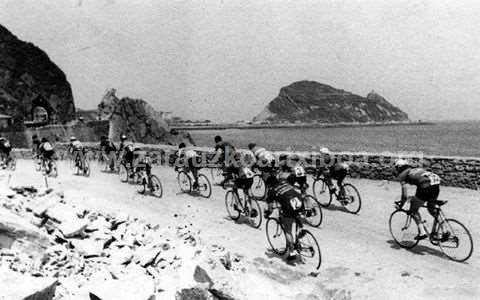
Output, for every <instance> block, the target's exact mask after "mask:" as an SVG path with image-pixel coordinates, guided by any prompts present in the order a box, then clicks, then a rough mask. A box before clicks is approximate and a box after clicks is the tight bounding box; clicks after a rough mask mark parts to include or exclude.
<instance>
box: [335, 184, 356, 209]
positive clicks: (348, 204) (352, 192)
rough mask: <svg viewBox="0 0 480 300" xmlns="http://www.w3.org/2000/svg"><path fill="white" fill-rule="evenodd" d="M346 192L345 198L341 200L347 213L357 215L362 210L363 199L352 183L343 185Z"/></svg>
mask: <svg viewBox="0 0 480 300" xmlns="http://www.w3.org/2000/svg"><path fill="white" fill-rule="evenodd" d="M343 189H344V191H345V198H344V199H339V201H340V203H341V204H342V205H343V207H344V208H345V210H346V211H348V212H349V213H351V214H357V213H358V212H359V211H360V208H362V198H361V197H360V193H359V192H358V190H357V188H356V187H354V186H353V185H352V184H350V183H346V184H344V185H343Z"/></svg>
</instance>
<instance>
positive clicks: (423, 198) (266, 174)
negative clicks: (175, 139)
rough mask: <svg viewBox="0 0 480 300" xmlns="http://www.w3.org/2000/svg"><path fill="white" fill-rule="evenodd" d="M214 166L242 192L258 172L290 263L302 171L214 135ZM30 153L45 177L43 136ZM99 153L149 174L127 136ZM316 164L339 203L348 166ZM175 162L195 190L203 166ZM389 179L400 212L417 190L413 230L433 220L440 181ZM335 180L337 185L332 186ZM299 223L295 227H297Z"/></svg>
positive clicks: (76, 153)
mask: <svg viewBox="0 0 480 300" xmlns="http://www.w3.org/2000/svg"><path fill="white" fill-rule="evenodd" d="M214 142H215V157H213V159H212V161H215V162H217V163H218V164H219V166H220V167H221V168H222V170H223V178H224V179H223V181H222V182H221V183H220V185H221V186H224V187H225V186H226V185H227V184H229V183H230V184H233V185H235V186H236V187H237V188H238V189H240V190H243V191H244V192H245V193H247V192H248V190H249V189H250V188H251V187H252V185H253V177H254V175H255V173H254V171H257V172H260V173H261V174H262V178H263V180H264V182H265V186H266V202H267V204H268V206H267V209H266V210H265V212H264V214H265V216H269V215H270V214H271V213H272V210H273V207H274V203H278V205H279V206H280V212H281V216H280V222H281V223H282V225H283V226H284V228H285V231H286V239H287V249H288V259H290V260H291V259H295V258H296V256H297V251H296V249H295V247H294V243H293V235H292V230H293V224H294V223H295V222H298V218H299V215H300V214H301V213H302V210H303V207H304V197H305V191H306V190H307V188H308V183H307V171H306V170H305V167H304V166H303V165H302V164H301V163H300V160H299V159H295V157H293V158H292V157H287V156H286V157H283V158H282V157H280V158H278V157H276V156H275V155H274V154H273V152H271V151H268V150H267V149H265V148H264V147H261V146H258V145H257V144H256V143H250V144H248V149H249V152H248V153H245V152H240V151H237V149H236V148H235V147H234V146H233V145H232V143H230V142H228V141H224V140H223V139H222V137H221V136H215V138H214ZM32 144H33V154H34V156H35V157H37V158H40V159H41V160H45V162H46V168H47V172H49V170H50V169H51V162H52V160H53V159H54V156H55V150H54V148H53V147H52V144H51V143H50V142H49V140H48V139H47V138H45V137H43V138H42V139H39V137H38V136H37V135H34V136H33V137H32ZM99 146H100V150H101V153H102V155H103V156H104V158H105V159H107V161H108V167H109V168H110V170H112V171H113V170H115V169H116V168H118V164H119V163H118V162H119V161H120V163H121V164H124V165H125V166H126V167H127V168H128V169H129V171H130V174H133V173H134V171H135V170H136V169H137V168H144V169H146V171H147V173H150V172H151V169H152V164H151V160H150V158H149V155H148V153H147V152H145V151H142V150H141V149H140V148H135V147H134V143H133V141H129V140H128V139H127V137H126V135H124V134H122V135H121V136H120V144H119V145H118V147H116V146H115V144H114V143H113V142H112V141H110V139H109V138H108V137H106V136H102V137H101V140H100V145H99ZM68 149H69V152H70V154H71V155H72V157H73V158H74V160H75V161H77V160H78V161H79V162H80V164H81V165H80V167H83V162H84V157H85V148H84V147H83V145H82V143H81V142H80V141H79V140H78V139H76V138H75V137H71V139H70V144H69V146H68ZM10 152H11V146H10V143H9V141H8V140H7V139H5V138H2V137H0V157H1V159H2V160H3V161H5V160H6V159H8V157H10ZM320 154H321V160H320V161H321V163H320V165H317V166H315V167H314V169H313V170H310V171H312V173H313V174H314V175H316V176H318V175H319V174H321V175H322V176H323V177H324V179H325V182H326V183H327V184H328V186H329V190H330V192H331V193H335V192H336V191H338V195H339V196H338V198H339V200H340V201H341V200H342V199H343V198H345V197H346V195H345V191H344V190H343V181H344V179H345V178H346V176H347V174H348V171H349V169H348V165H347V164H346V163H344V162H342V161H340V160H337V159H336V158H334V156H333V155H331V154H330V152H329V150H328V149H327V148H321V149H320ZM176 157H177V160H176V162H175V168H179V167H180V166H181V167H183V168H184V169H185V170H186V171H187V172H188V171H190V172H191V173H192V177H193V179H194V183H193V188H194V189H196V188H198V174H199V173H198V172H199V170H200V169H201V168H202V167H205V165H204V164H202V161H201V159H200V158H201V157H200V155H199V154H198V153H197V152H196V151H195V150H194V149H192V148H190V147H187V146H186V144H185V143H180V144H179V146H178V151H177V153H176ZM394 174H395V175H396V176H397V177H398V180H399V181H400V183H401V198H400V201H397V202H396V206H397V207H403V206H404V204H405V203H406V201H407V195H408V193H407V184H410V185H414V186H416V192H415V196H414V197H412V198H411V201H410V212H411V214H412V216H413V219H414V221H415V222H416V223H417V225H420V223H421V222H422V221H421V220H422V219H421V216H420V214H419V208H420V207H421V206H422V205H423V204H424V203H427V208H428V211H429V213H430V214H431V215H432V216H433V217H434V218H436V213H437V210H436V209H435V205H436V201H437V199H438V196H439V193H440V177H439V176H438V175H436V174H434V173H432V172H429V171H427V170H425V169H423V168H418V167H414V166H413V165H412V164H411V163H410V162H409V161H407V160H404V159H399V160H397V161H396V162H395V165H394ZM334 180H336V181H337V182H336V186H335V184H334V182H333V181H334ZM297 224H298V223H297ZM418 227H419V230H420V232H419V234H418V236H416V237H415V239H416V240H421V239H425V238H427V237H428V235H427V233H426V231H425V229H424V227H423V226H418Z"/></svg>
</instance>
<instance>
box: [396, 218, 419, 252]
mask: <svg viewBox="0 0 480 300" xmlns="http://www.w3.org/2000/svg"><path fill="white" fill-rule="evenodd" d="M388 223H389V226H390V234H391V235H392V237H393V239H394V240H395V243H397V245H399V246H400V247H402V248H405V249H412V248H413V247H415V246H416V245H417V244H418V242H419V241H418V240H416V239H415V237H416V236H417V235H418V234H419V233H420V229H419V228H418V226H417V223H415V220H413V217H411V216H410V215H408V213H407V212H406V211H404V210H396V211H394V212H393V213H392V214H391V215H390V220H389V222H388Z"/></svg>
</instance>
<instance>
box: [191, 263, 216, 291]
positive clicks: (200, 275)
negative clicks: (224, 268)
mask: <svg viewBox="0 0 480 300" xmlns="http://www.w3.org/2000/svg"><path fill="white" fill-rule="evenodd" d="M193 279H195V281H196V282H198V283H208V284H209V286H210V287H212V286H213V281H212V279H211V278H210V276H208V274H207V271H205V270H204V269H203V268H201V267H199V266H197V267H196V268H195V272H194V273H193Z"/></svg>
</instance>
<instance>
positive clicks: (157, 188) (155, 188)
mask: <svg viewBox="0 0 480 300" xmlns="http://www.w3.org/2000/svg"><path fill="white" fill-rule="evenodd" d="M149 190H150V193H151V194H152V195H153V196H155V197H157V198H162V196H163V186H162V182H161V181H160V179H158V177H157V176H155V175H150V186H149Z"/></svg>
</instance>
